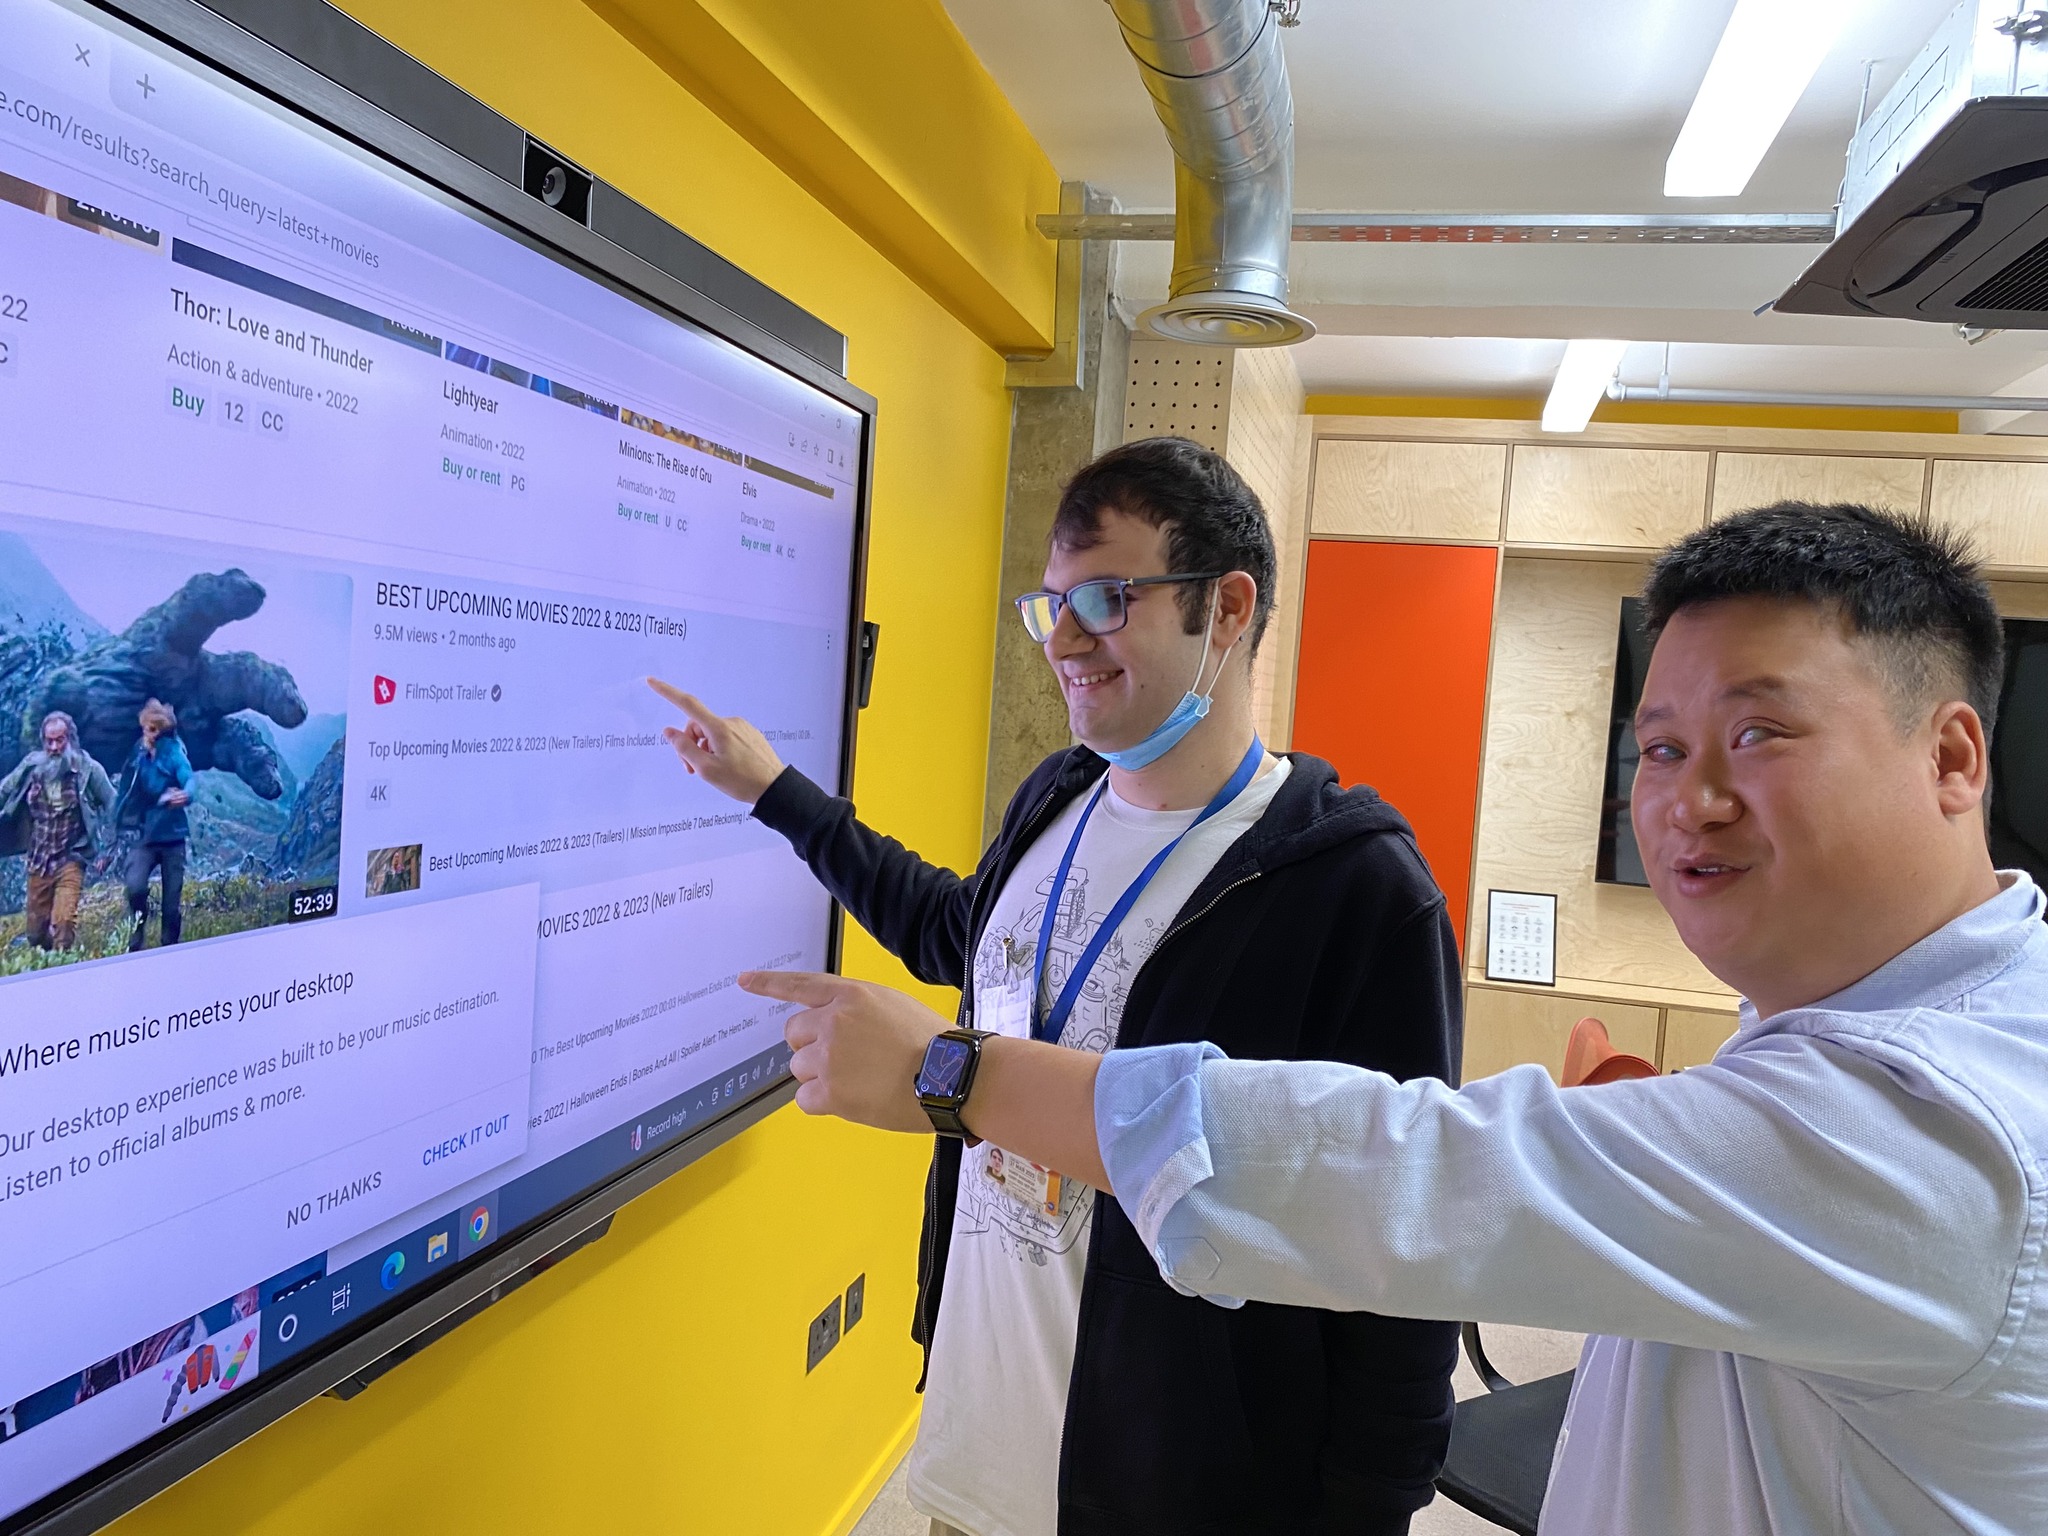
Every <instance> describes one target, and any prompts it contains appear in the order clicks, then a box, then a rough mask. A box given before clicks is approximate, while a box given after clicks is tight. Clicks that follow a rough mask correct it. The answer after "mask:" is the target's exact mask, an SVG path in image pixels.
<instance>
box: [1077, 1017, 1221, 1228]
mask: <svg viewBox="0 0 2048 1536" xmlns="http://www.w3.org/2000/svg"><path fill="white" fill-rule="evenodd" d="M1223 1059H1224V1055H1223V1052H1221V1051H1219V1050H1218V1049H1216V1047H1215V1046H1213V1045H1207V1044H1189V1045H1158V1046H1143V1047H1139V1048H1137V1049H1133V1050H1125V1051H1110V1052H1109V1053H1107V1054H1106V1055H1105V1056H1104V1057H1103V1058H1102V1065H1101V1067H1100V1068H1099V1069H1098V1070H1097V1072H1096V1075H1095V1137H1096V1141H1097V1142H1098V1143H1099V1144H1100V1146H1101V1149H1102V1167H1103V1171H1104V1172H1106V1173H1107V1174H1108V1175H1109V1182H1110V1187H1111V1188H1113V1189H1114V1190H1115V1191H1116V1197H1117V1203H1118V1204H1120V1205H1122V1206H1123V1208H1124V1212H1125V1214H1126V1215H1128V1216H1129V1217H1130V1218H1131V1224H1132V1225H1133V1226H1135V1227H1136V1228H1137V1229H1138V1235H1139V1236H1140V1237H1142V1238H1143V1239H1144V1240H1145V1247H1146V1249H1147V1251H1148V1252H1150V1253H1151V1254H1152V1255H1153V1256H1154V1257H1155V1258H1156V1257H1158V1255H1159V1229H1160V1227H1162V1226H1163V1225H1164V1224H1165V1222H1166V1218H1167V1215H1168V1214H1169V1213H1170V1212H1171V1211H1172V1210H1173V1208H1174V1207H1175V1206H1176V1205H1178V1204H1179V1203H1180V1202H1181V1201H1182V1200H1183V1199H1184V1198H1185V1197H1186V1196H1187V1194H1188V1192H1189V1191H1190V1190H1192V1189H1193V1188H1194V1187H1195V1186H1196V1185H1198V1184H1200V1183H1201V1182H1202V1181H1203V1180H1205V1179H1207V1178H1209V1177H1210V1175H1211V1174H1213V1173H1214V1172H1215V1169H1214V1167H1213V1166H1212V1165H1211V1164H1210V1161H1209V1143H1208V1139H1207V1138H1206V1137H1205V1136H1204V1135H1203V1132H1202V1075H1201V1074H1202V1063H1203V1062H1205V1061H1221V1060H1223Z"/></svg>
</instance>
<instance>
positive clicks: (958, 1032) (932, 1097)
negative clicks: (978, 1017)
mask: <svg viewBox="0 0 2048 1536" xmlns="http://www.w3.org/2000/svg"><path fill="white" fill-rule="evenodd" d="M991 1033H993V1031H991V1030H986V1029H948V1030H943V1031H941V1032H940V1033H938V1034H936V1035H934V1036H932V1039H931V1044H929V1045H927V1046H926V1047H925V1048H924V1064H923V1065H922V1066H920V1067H919V1068H918V1069H917V1080H916V1081H917V1101H918V1103H920V1104H922V1105H923V1106H924V1112H925V1113H926V1114H927V1115H929V1116H931V1121H932V1129H933V1130H935V1131H937V1132H938V1133H939V1134H940V1135H941V1136H957V1137H959V1138H960V1139H961V1140H962V1141H973V1140H975V1139H976V1138H975V1137H974V1135H973V1134H972V1133H971V1132H970V1131H969V1130H968V1129H967V1126H966V1124H965V1123H964V1122H963V1121H962V1120H961V1118H960V1111H961V1110H962V1109H963V1108H965V1107H966V1104H967V1095H968V1094H969V1093H971V1092H973V1091H974V1071H975V1068H977V1067H979V1066H980V1065H981V1042H982V1041H984V1040H986V1039H987V1038H988V1037H989V1035H990V1034H991Z"/></svg>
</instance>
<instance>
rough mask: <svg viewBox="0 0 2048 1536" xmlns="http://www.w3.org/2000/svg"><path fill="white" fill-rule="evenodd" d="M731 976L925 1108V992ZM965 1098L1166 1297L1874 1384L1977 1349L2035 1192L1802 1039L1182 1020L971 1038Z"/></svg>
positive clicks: (863, 1108)
mask: <svg viewBox="0 0 2048 1536" xmlns="http://www.w3.org/2000/svg"><path fill="white" fill-rule="evenodd" d="M740 984H741V985H742V986H744V987H746V988H747V989H748V990H749V991H752V992H755V993H758V994H760V995H763V996H769V997H778V998H783V999H786V1000H789V1001H793V1002H798V1003H803V1004H806V1005H808V1006H807V1008H806V1011H805V1012H804V1013H801V1014H798V1015H797V1016H796V1017H795V1018H792V1019H791V1020H789V1023H788V1033H789V1038H790V1040H791V1041H792V1043H794V1044H796V1045H797V1046H798V1052H797V1061H796V1063H795V1069H796V1072H797V1075H798V1077H799V1078H800V1079H801V1080H802V1084H803V1086H802V1087H801V1088H800V1090H799V1093H798V1102H799V1103H800V1104H802V1105H803V1107H804V1108H805V1109H807V1110H809V1111H810V1112H812V1113H814V1114H820V1113H829V1114H838V1115H842V1116H844V1117H845V1118H847V1119H851V1120H858V1121H860V1122H862V1123H863V1124H867V1125H877V1126H882V1127H885V1128H888V1129H894V1130H912V1129H917V1128H920V1127H921V1124H922V1111H921V1109H920V1108H919V1106H918V1104H917V1101H916V1097H915V1094H914V1093H913V1091H912V1087H911V1079H912V1076H913V1074H914V1073H915V1072H916V1070H917V1067H918V1065H919V1064H920V1062H921V1061H922V1058H923V1050H924V1045H925V1043H926V1042H927V1041H928V1040H929V1039H930V1037H931V1035H932V1034H933V1033H935V1032H936V1031H937V1029H938V1028H939V1027H940V1024H941V1022H942V1021H940V1020H939V1019H938V1018H937V1016H936V1015H933V1014H931V1013H930V1012H929V1010H926V1009H924V1008H923V1007H922V1006H921V1005H919V1004H917V1003H916V1002H914V1001H913V1000H912V999H909V998H906V997H902V996H901V995H900V994H894V993H891V992H889V991H888V990H887V989H885V988H881V987H875V986H872V985H870V984H868V983H864V982H850V981H845V980H842V979H840V978H837V977H830V976H811V975H798V974H791V973H753V974H750V975H747V976H743V977H742V978H741V983H740ZM963 1118H964V1119H965V1121H966V1123H967V1125H968V1127H969V1129H970V1130H972V1131H973V1132H974V1133H975V1134H976V1135H978V1136H981V1137H985V1138H987V1139H990V1140H994V1141H997V1142H999V1143H1000V1144H1001V1145H1002V1146H1004V1147H1005V1148H1007V1149H1009V1150H1011V1151H1014V1152H1019V1153H1022V1154H1023V1155H1024V1156H1026V1157H1029V1158H1031V1159H1032V1160H1033V1161H1035V1162H1039V1163H1043V1164H1044V1165H1046V1166H1047V1167H1053V1168H1060V1169H1062V1170H1064V1171H1067V1172H1069V1173H1071V1174H1072V1175H1073V1176H1075V1177H1077V1178H1080V1179H1083V1180H1085V1181H1086V1182H1088V1183H1090V1184H1092V1185H1094V1186H1095V1187H1096V1188H1098V1189H1103V1190H1107V1191H1110V1192H1111V1193H1114V1194H1115V1195H1116V1196H1117V1199H1118V1202H1119V1203H1120V1204H1121V1205H1122V1206H1123V1207H1124V1209H1125V1210H1126V1211H1127V1212H1129V1213H1130V1216H1131V1220H1132V1223H1133V1224H1134V1225H1135V1226H1136V1227H1137V1229H1138V1231H1139V1233H1140V1234H1141V1235H1142V1236H1143V1238H1144V1240H1145V1243H1146V1245H1147V1247H1148V1248H1149V1249H1150V1251H1151V1252H1152V1255H1153V1257H1154V1259H1155V1260H1156V1261H1157V1262H1158V1264H1159V1267H1160V1270H1161V1272H1162V1274H1164V1275H1165V1277H1166V1278H1167V1280H1168V1281H1169V1282H1171V1283H1172V1284H1173V1285H1174V1286H1175V1287H1176V1288H1178V1289H1180V1290H1182V1291H1185V1292H1187V1293H1189V1294H1194V1295H1203V1296H1209V1297H1212V1298H1215V1299H1218V1300H1228V1299H1231V1298H1239V1297H1248V1298H1255V1299H1258V1300H1262V1301H1276V1302H1284V1303H1290V1304H1292V1305H1296V1306H1308V1307H1321V1308H1325V1309H1330V1310H1336V1311H1357V1310H1363V1311H1372V1312H1378V1313H1381V1314H1383V1315H1386V1316H1392V1317H1421V1318H1430V1317H1435V1318H1479V1319H1481V1320H1484V1321H1497V1322H1508V1323H1525V1324H1531V1325H1534V1326H1537V1327H1546V1328H1559V1329H1569V1330H1572V1331H1576V1332H1584V1333H1609V1334H1616V1335H1620V1336H1624V1337H1629V1338H1638V1339H1649V1340H1654V1341H1658V1342H1663V1343H1669V1344H1678V1345H1683V1346H1689V1347H1692V1348H1697V1349H1712V1350H1725V1351H1731V1352H1735V1353H1740V1354H1747V1355H1754V1356H1757V1357H1759V1358H1762V1359H1767V1360H1775V1361H1777V1362H1779V1363H1782V1364H1786V1365H1791V1366H1793V1367H1795V1368H1799V1369H1805V1370H1813V1371H1820V1372H1824V1373H1828V1374H1834V1375H1845V1376H1850V1377H1852V1378H1854V1379H1856V1380H1859V1381H1864V1382H1869V1383H1874V1384H1876V1385H1879V1386H1887V1387H1900V1388H1917V1389H1927V1390H1942V1389H1946V1388H1948V1387H1950V1386H1952V1385H1953V1384H1955V1383H1956V1382H1958V1381H1960V1380H1962V1379H1963V1378H1964V1377H1965V1376H1967V1375H1968V1374H1969V1373H1970V1371H1971V1370H1972V1368H1973V1367H1974V1366H1976V1365H1977V1364H1978V1363H1979V1362H1982V1361H1985V1360H1988V1359H1992V1358H1994V1356H1993V1354H1992V1353H1990V1352H1991V1351H1994V1350H1995V1348H1996V1347H1997V1344H1998V1340H1999V1337H2000V1328H2001V1326H2002V1323H2003V1320H2004V1317H2005V1313H2006V1307H2007V1303H2008V1300H2009V1297H2010V1293H2011V1289H2012V1286H2013V1284H2014V1283H2015V1277H2016V1275H2017V1273H2018V1268H2019V1266H2020V1264H2021V1263H2022V1261H2023V1259H2024V1258H2025V1255H2026V1252H2027V1248H2028V1241H2029V1232H2030V1222H2031V1214H2032V1213H2031V1208H2030V1205H2029V1193H2030V1191H2029V1187H2028V1182H2027V1175H2026V1173H2025V1171H2024V1170H2023V1169H2022V1167H2021V1166H2020V1165H2019V1163H2018V1161H2017V1160H2016V1158H2015V1156H2014V1151H2013V1146H2012V1142H2011V1139H2010V1137H2009V1136H2008V1134H2007V1133H2006V1131H2005V1129H2004V1127H2003V1124H2002V1122H2000V1121H1999V1120H1998V1119H1997V1118H1996V1117H1995V1116H1994V1115H1992V1114H1991V1113H1990V1112H1989V1111H1988V1110H1987V1109H1985V1108H1984V1106H1983V1105H1982V1103H1981V1102H1980V1101H1979V1100H1977V1099H1976V1098H1975V1097H1974V1096H1972V1095H1971V1094H1970V1093H1968V1092H1967V1091H1966V1090H1963V1089H1961V1088H1960V1087H1959V1086H1957V1085H1955V1084H1954V1083H1952V1082H1951V1081H1949V1080H1948V1079H1945V1078H1942V1077H1940V1076H1939V1075H1938V1074H1936V1073H1935V1072H1934V1071H1933V1070H1932V1069H1931V1068H1930V1067H1928V1066H1927V1065H1926V1064H1925V1063H1924V1061H1923V1060H1921V1059H1919V1058H1916V1057H1912V1056H1909V1055H1907V1054H1904V1053H1902V1052H1899V1051H1896V1050H1890V1049H1887V1048H1883V1047H1880V1046H1874V1045H1872V1044H1871V1043H1870V1042H1867V1041H1861V1040H1857V1039H1853V1038H1849V1037H1843V1038H1839V1039H1838V1038H1834V1037H1831V1036H1825V1035H1818V1034H1804V1033H1788V1034H1785V1035H1781V1036H1775V1037H1772V1038H1770V1039H1768V1040H1760V1041H1758V1042H1756V1043H1755V1044H1753V1045H1752V1046H1750V1048H1749V1049H1747V1050H1744V1051H1739V1052H1736V1053H1734V1054H1732V1055H1724V1056H1722V1057H1721V1058H1719V1059H1718V1060H1716V1061H1715V1062H1714V1063H1713V1064H1712V1065H1710V1066H1706V1067H1701V1068H1697V1069H1695V1070H1692V1071H1688V1072H1685V1073H1682V1074H1679V1075H1677V1076H1673V1077H1660V1078H1649V1079H1645V1080H1642V1081H1638V1082H1619V1083H1609V1084H1605V1085H1602V1086H1600V1087H1593V1088H1572V1089H1559V1088H1558V1087H1557V1086H1556V1085H1555V1084H1553V1083H1552V1082H1551V1081H1550V1079H1549V1077H1547V1076H1546V1075H1545V1074H1544V1073H1543V1071H1542V1070H1541V1069H1540V1068H1537V1067H1516V1068H1513V1069H1510V1070H1509V1071H1507V1072H1503V1073H1500V1074H1499V1075H1497V1076H1494V1077H1490V1078H1487V1079H1485V1080H1483V1081H1482V1082H1479V1083H1475V1084H1473V1085H1471V1086H1470V1087H1467V1088H1464V1089H1462V1090H1458V1089H1452V1088H1450V1087H1449V1086H1447V1085H1446V1084H1444V1083H1441V1082H1436V1081H1433V1080H1429V1079H1419V1080H1417V1081H1414V1082H1409V1083H1397V1082H1395V1081H1394V1080H1393V1079H1392V1078H1390V1077H1387V1076H1384V1075H1383V1074H1380V1073H1377V1072H1369V1071H1365V1070H1362V1069H1360V1068H1357V1067H1347V1066H1342V1065H1338V1064H1336V1063H1332V1062H1314V1061H1309V1062H1287V1061H1278V1062H1275V1061H1230V1060H1227V1059H1224V1058H1222V1057H1221V1054H1220V1053H1219V1052H1217V1051H1216V1049H1215V1047H1213V1046H1204V1045H1175V1046H1160V1047H1153V1048H1149V1049H1139V1050H1124V1051H1113V1052H1111V1053H1110V1054H1109V1055H1108V1056H1107V1057H1102V1058H1097V1057H1094V1056H1091V1055H1084V1054H1083V1053H1081V1052H1077V1051H1065V1050H1061V1049H1060V1048H1059V1047H1057V1046H1053V1045H1047V1044H1041V1043H1038V1042H1035V1041H1028V1040H1010V1039H991V1040H989V1041H987V1042H986V1044H985V1045H984V1048H983V1057H982V1068H981V1073H980V1075H979V1076H978V1077H977V1078H976V1080H975V1083H974V1087H973V1091H972V1093H971V1094H970V1095H969V1097H968V1100H967V1103H966V1107H965V1110H964V1112H963ZM1957 1255H1968V1256H1969V1257H1970V1262H1968V1263H1957V1262H1955V1256H1957Z"/></svg>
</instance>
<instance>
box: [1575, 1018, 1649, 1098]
mask: <svg viewBox="0 0 2048 1536" xmlns="http://www.w3.org/2000/svg"><path fill="white" fill-rule="evenodd" d="M1656 1075H1657V1069H1656V1067H1654V1066H1652V1065H1651V1064H1650V1063H1649V1062H1647V1061H1645V1060H1643V1058H1642V1057H1640V1056H1631V1055H1629V1053H1628V1052H1627V1051H1619V1050H1616V1049H1615V1048H1614V1042H1613V1041H1612V1040H1610V1039H1608V1038H1607V1026H1606V1025H1605V1024H1602V1023H1601V1022H1600V1021H1599V1020H1598V1019H1592V1018H1586V1019H1581V1020H1579V1022H1578V1023H1576V1024H1574V1025H1573V1026H1572V1033H1571V1039H1570V1040H1568V1041H1566V1042H1565V1048H1564V1085H1565V1087H1567V1088H1590V1087H1592V1086H1593V1085H1594V1084H1596V1083H1618V1082H1622V1081H1624V1080H1625V1079H1627V1078H1631V1077H1655V1076H1656Z"/></svg>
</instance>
